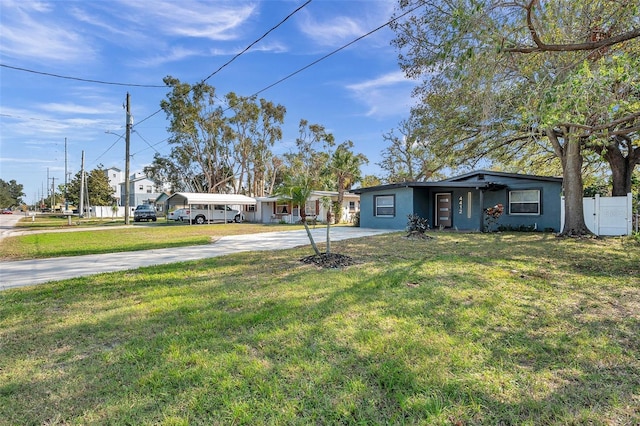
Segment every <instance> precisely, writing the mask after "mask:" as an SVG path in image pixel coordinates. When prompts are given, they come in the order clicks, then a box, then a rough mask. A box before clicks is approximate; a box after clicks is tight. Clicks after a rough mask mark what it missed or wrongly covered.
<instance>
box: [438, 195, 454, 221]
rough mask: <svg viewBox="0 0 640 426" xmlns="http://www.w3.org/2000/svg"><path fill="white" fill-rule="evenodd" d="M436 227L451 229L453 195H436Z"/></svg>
mask: <svg viewBox="0 0 640 426" xmlns="http://www.w3.org/2000/svg"><path fill="white" fill-rule="evenodd" d="M435 218H436V221H435V222H436V223H435V226H436V227H438V228H439V227H444V228H450V227H451V194H436V214H435Z"/></svg>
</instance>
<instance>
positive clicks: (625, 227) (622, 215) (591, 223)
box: [560, 193, 633, 235]
mask: <svg viewBox="0 0 640 426" xmlns="http://www.w3.org/2000/svg"><path fill="white" fill-rule="evenodd" d="M582 203H583V204H582V205H583V208H584V222H585V224H586V225H587V228H589V231H591V232H593V233H594V234H595V235H631V229H632V222H633V215H632V205H633V197H632V196H631V193H629V194H627V196H626V197H601V196H600V195H596V196H595V197H588V198H584V199H583V200H582ZM564 211H565V209H564V197H562V209H561V211H560V215H561V216H560V229H561V230H562V229H564Z"/></svg>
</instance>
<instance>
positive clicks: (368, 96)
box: [346, 71, 415, 117]
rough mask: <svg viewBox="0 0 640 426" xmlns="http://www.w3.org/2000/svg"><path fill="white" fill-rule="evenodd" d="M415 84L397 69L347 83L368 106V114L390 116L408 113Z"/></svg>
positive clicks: (358, 98) (349, 88) (357, 98)
mask: <svg viewBox="0 0 640 426" xmlns="http://www.w3.org/2000/svg"><path fill="white" fill-rule="evenodd" d="M414 85H415V83H414V82H413V81H412V80H409V79H407V78H405V76H404V74H403V73H402V72H401V71H395V72H391V73H388V74H384V75H382V76H380V77H377V78H374V79H371V80H366V81H362V82H360V83H355V84H350V85H347V86H346V89H347V90H348V91H349V92H351V95H352V96H353V97H354V98H355V99H356V100H358V102H360V103H362V104H363V105H365V106H366V107H367V112H366V113H365V115H366V116H369V117H373V116H375V117H388V116H393V115H403V114H408V112H409V110H410V108H411V106H412V104H413V101H412V99H411V90H412V89H413V86H414Z"/></svg>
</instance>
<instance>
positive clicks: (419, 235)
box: [404, 231, 435, 240]
mask: <svg viewBox="0 0 640 426" xmlns="http://www.w3.org/2000/svg"><path fill="white" fill-rule="evenodd" d="M404 237H405V238H408V239H410V240H433V239H434V238H435V237H432V236H431V235H427V234H425V233H424V232H417V231H411V232H409V233H408V234H407V235H405V236H404Z"/></svg>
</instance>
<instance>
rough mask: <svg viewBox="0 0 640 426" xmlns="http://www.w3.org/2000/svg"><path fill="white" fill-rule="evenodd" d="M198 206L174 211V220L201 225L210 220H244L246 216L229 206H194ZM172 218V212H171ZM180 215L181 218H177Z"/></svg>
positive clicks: (238, 221)
mask: <svg viewBox="0 0 640 426" xmlns="http://www.w3.org/2000/svg"><path fill="white" fill-rule="evenodd" d="M194 207H197V208H190V209H178V210H176V211H174V212H173V217H174V220H181V221H183V222H189V221H191V223H195V224H198V225H201V224H203V223H209V222H224V221H225V220H226V221H227V222H237V223H240V222H242V221H243V219H244V217H243V215H242V213H240V211H239V210H234V209H232V208H231V207H229V206H222V205H212V206H210V207H208V206H194ZM169 217H170V218H171V213H170V214H169ZM176 217H180V219H175V218H176Z"/></svg>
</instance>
